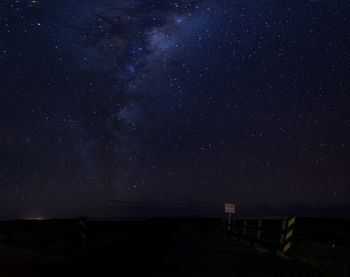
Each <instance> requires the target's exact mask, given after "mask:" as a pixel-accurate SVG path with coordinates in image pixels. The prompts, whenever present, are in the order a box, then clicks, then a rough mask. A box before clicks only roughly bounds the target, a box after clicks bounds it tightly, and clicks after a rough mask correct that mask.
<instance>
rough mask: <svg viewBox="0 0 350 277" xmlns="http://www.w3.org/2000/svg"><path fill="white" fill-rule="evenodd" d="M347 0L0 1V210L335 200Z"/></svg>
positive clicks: (301, 206) (341, 180) (168, 208)
mask: <svg viewBox="0 0 350 277" xmlns="http://www.w3.org/2000/svg"><path fill="white" fill-rule="evenodd" d="M349 14H350V5H349V3H347V2H345V1H258V0H257V1H253V0H252V1H240V0H239V1H209V0H208V1H200V0H198V1H155V0H146V1H136V0H135V1H131V0H129V1H118V0H114V1H112V0H100V1H65V0H55V1H49V2H48V1H10V0H6V1H2V3H1V4H0V22H1V25H0V35H1V37H0V73H1V83H0V93H1V99H2V100H1V103H0V133H1V137H0V143H1V144H0V155H1V157H0V175H1V179H2V180H1V181H0V186H1V190H2V193H1V194H0V215H1V216H2V217H18V216H19V217H27V216H33V215H40V216H77V215H92V216H120V215H133V216H134V215H143V214H153V215H158V214H167V213H171V214H178V215H183V214H187V215H188V214H204V215H213V214H215V215H217V214H220V213H221V210H222V205H223V203H224V202H225V201H230V202H231V201H232V202H235V203H237V207H238V211H239V212H241V213H242V214H247V213H249V214H258V213H261V214H277V213H279V214H281V213H290V212H293V213H301V214H320V213H335V212H336V213H338V212H339V211H341V210H344V207H346V206H347V205H349V200H348V199H350V198H349V196H350V191H349V182H350V174H349V172H350V171H349V164H350V163H349V162H350V158H349V157H350V155H349V154H350V145H349V143H348V141H349V135H350V113H349V108H348V106H349V104H350V96H349V93H348V92H349V89H350V84H349V81H348V79H349V78H348V76H350V72H349V68H350V57H349V55H350V54H349V51H348V49H349V46H350V43H349V36H348V27H349V26H350V24H349V23H350V22H349Z"/></svg>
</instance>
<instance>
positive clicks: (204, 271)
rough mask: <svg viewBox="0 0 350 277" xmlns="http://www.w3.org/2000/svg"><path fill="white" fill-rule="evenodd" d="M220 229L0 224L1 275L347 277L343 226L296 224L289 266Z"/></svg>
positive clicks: (172, 222) (195, 223)
mask: <svg viewBox="0 0 350 277" xmlns="http://www.w3.org/2000/svg"><path fill="white" fill-rule="evenodd" d="M220 223H221V221H220V220H216V219H154V220H138V221H117V222H106V221H88V223H87V225H86V226H87V227H86V228H85V227H84V225H80V224H79V223H78V221H77V220H49V221H17V222H1V223H0V241H1V243H0V265H1V267H0V276H1V277H2V276H5V277H7V276H231V277H235V276H236V277H241V276H272V277H273V276H299V277H300V276H309V277H312V276H321V277H322V276H348V275H347V274H348V273H347V270H348V269H347V265H348V261H349V254H348V250H349V238H348V234H349V233H348V227H349V221H348V220H337V221H335V220H333V221H332V220H330V221H329V220H328V221H327V220H326V219H318V220H316V219H302V220H299V221H297V224H298V223H299V229H298V228H296V230H295V232H296V233H295V239H294V244H293V246H294V248H292V249H291V251H290V257H291V258H292V259H291V260H287V259H284V258H281V257H278V256H276V255H275V254H274V253H266V251H263V250H262V249H257V248H254V247H253V246H251V245H249V244H247V243H242V242H240V241H237V240H234V239H233V238H231V237H229V236H228V235H227V234H226V233H225V231H224V230H223V227H222V225H221V224H220ZM296 226H297V225H296ZM322 226H323V227H322ZM325 226H326V227H325ZM320 227H322V228H321V229H319V228H320ZM81 231H83V233H84V234H86V235H87V237H88V240H84V235H83V236H81V234H80V232H81ZM317 231H318V232H317ZM315 234H316V235H315Z"/></svg>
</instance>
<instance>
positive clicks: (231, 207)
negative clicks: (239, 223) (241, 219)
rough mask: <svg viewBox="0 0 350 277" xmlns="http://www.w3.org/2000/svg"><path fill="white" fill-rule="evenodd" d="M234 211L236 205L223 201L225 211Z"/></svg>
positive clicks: (231, 212) (232, 212)
mask: <svg viewBox="0 0 350 277" xmlns="http://www.w3.org/2000/svg"><path fill="white" fill-rule="evenodd" d="M235 212H236V205H235V204H231V203H225V213H227V214H234V213H235Z"/></svg>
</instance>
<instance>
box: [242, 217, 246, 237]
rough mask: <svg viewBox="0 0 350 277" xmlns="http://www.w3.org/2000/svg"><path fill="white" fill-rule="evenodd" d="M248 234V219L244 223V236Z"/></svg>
mask: <svg viewBox="0 0 350 277" xmlns="http://www.w3.org/2000/svg"><path fill="white" fill-rule="evenodd" d="M246 234H247V220H246V219H245V220H244V223H243V236H245V235H246Z"/></svg>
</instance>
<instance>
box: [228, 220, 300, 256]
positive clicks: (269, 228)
mask: <svg viewBox="0 0 350 277" xmlns="http://www.w3.org/2000/svg"><path fill="white" fill-rule="evenodd" d="M295 221H296V220H295V217H261V218H252V217H250V218H233V219H232V220H231V222H230V223H228V232H229V234H230V235H232V236H234V237H237V238H240V239H243V240H246V241H249V242H252V243H254V244H256V245H261V246H264V247H266V248H269V249H270V250H273V251H276V253H277V254H285V253H287V252H288V250H289V249H290V248H291V245H292V237H293V234H294V226H295Z"/></svg>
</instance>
